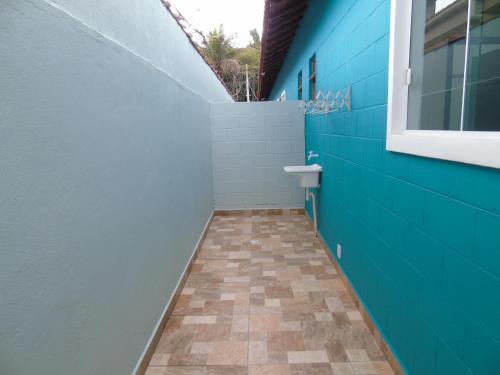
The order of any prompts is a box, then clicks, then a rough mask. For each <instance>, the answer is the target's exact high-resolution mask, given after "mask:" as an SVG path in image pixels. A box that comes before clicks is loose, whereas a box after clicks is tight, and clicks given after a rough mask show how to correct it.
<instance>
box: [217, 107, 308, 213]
mask: <svg viewBox="0 0 500 375" xmlns="http://www.w3.org/2000/svg"><path fill="white" fill-rule="evenodd" d="M211 110H212V154H213V171H214V177H213V180H214V197H215V208H216V209H241V208H303V207H304V190H303V189H301V188H300V187H299V185H298V182H297V181H296V180H295V179H294V177H293V176H289V175H286V174H285V172H284V171H283V167H284V166H286V165H303V164H304V110H303V108H302V107H301V105H300V102H298V101H293V102H292V101H290V102H283V103H277V102H263V103H231V104H213V105H211Z"/></svg>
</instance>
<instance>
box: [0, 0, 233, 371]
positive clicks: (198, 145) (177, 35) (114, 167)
mask: <svg viewBox="0 0 500 375" xmlns="http://www.w3.org/2000/svg"><path fill="white" fill-rule="evenodd" d="M77 3H78V4H79V5H78V4H77ZM119 3H120V4H121V6H118V2H117V1H111V0H100V1H98V2H97V1H87V0H86V1H79V2H71V3H70V2H67V4H66V3H64V4H63V3H62V2H61V4H60V5H61V6H66V5H69V4H70V5H75V9H70V10H71V11H74V12H76V11H80V10H82V14H78V17H76V16H77V15H75V14H72V15H68V14H67V13H66V12H64V11H61V9H59V8H57V7H54V6H52V5H50V4H48V3H47V2H45V1H42V0H3V1H0V374H2V375H25V374H43V375H45V374H46V375H56V374H57V375H59V374H61V375H63V374H64V375H65V374H71V375H89V374H99V375H100V374H106V375H115V374H116V375H124V374H130V373H132V371H133V369H134V367H135V365H136V364H137V361H138V360H139V358H140V356H141V354H142V352H143V350H144V348H145V346H146V344H147V342H148V340H149V339H150V337H151V334H152V332H153V330H154V327H155V325H156V324H157V322H158V320H159V319H160V317H161V315H162V313H163V311H164V308H165V306H166V304H167V302H168V301H169V299H170V297H171V295H172V293H173V291H174V289H175V287H176V284H177V282H178V280H179V278H180V276H181V274H182V272H183V270H184V267H185V266H186V264H187V263H188V260H189V258H190V256H191V254H192V252H193V250H194V248H195V245H196V242H197V240H198V238H199V236H200V235H201V233H202V231H203V228H204V226H205V224H206V222H207V220H208V218H209V216H210V214H211V212H212V210H213V191H212V186H213V184H212V166H211V160H212V158H211V142H210V105H209V101H213V100H226V101H228V99H229V98H228V96H227V95H226V94H225V90H224V88H222V86H221V85H220V83H219V82H218V80H217V79H216V78H215V76H214V75H213V73H212V72H211V71H210V69H208V68H207V67H206V65H205V63H204V62H203V61H202V59H201V58H199V56H198V55H197V53H196V52H195V51H194V50H193V49H192V47H191V45H190V44H189V43H188V41H187V39H186V37H185V35H184V34H183V33H182V32H181V31H180V30H178V29H176V28H175V27H174V25H175V24H174V21H173V20H172V19H171V18H170V15H169V13H168V12H167V11H166V10H165V9H163V8H162V6H161V4H160V2H159V1H156V0H154V1H153V0H151V1H150V0H141V1H135V2H134V1H120V2H119ZM77 5H78V6H77ZM80 7H81V8H80ZM92 7H94V10H95V13H92V12H90V9H91V8H92ZM83 11H85V12H83ZM114 12H116V14H113V13H114ZM82 22H83V23H82ZM162 25H163V26H162ZM108 27H109V28H108ZM95 28H99V32H97V31H96V30H95ZM102 34H104V35H105V36H103V35H102ZM109 34H110V35H111V36H112V39H109V38H108V37H109V36H110V35H109ZM157 38H158V40H157ZM117 42H118V43H117ZM167 51H168V52H167ZM174 56H175V58H174ZM181 67H182V68H183V69H181ZM190 72H191V73H190Z"/></svg>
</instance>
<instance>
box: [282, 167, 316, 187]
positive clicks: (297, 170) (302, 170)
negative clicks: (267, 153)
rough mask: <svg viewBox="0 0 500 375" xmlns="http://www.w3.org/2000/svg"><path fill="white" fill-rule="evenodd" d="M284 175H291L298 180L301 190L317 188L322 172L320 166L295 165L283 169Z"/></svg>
mask: <svg viewBox="0 0 500 375" xmlns="http://www.w3.org/2000/svg"><path fill="white" fill-rule="evenodd" d="M283 169H284V170H285V172H286V173H290V174H293V175H295V176H297V177H298V178H299V183H300V186H302V187H303V188H317V187H319V174H320V173H321V171H322V170H323V168H321V165H318V164H313V165H295V166H288V167H284V168H283Z"/></svg>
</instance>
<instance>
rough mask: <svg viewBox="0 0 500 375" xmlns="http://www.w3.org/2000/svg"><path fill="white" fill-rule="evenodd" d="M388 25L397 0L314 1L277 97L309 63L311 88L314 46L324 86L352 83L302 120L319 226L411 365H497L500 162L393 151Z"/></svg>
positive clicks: (462, 370) (293, 90) (485, 370)
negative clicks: (339, 101) (388, 140)
mask: <svg viewBox="0 0 500 375" xmlns="http://www.w3.org/2000/svg"><path fill="white" fill-rule="evenodd" d="M389 24H390V1H389V0H382V1H381V0H377V1H366V0H365V1H355V0H335V1H318V0H312V1H310V5H309V10H308V11H307V13H306V16H305V18H304V20H303V21H302V24H301V26H300V28H299V30H298V32H297V34H296V37H295V40H294V42H293V44H292V47H291V49H290V51H289V52H288V55H287V58H286V61H285V62H284V64H283V67H282V69H281V72H280V74H279V76H278V79H277V81H276V83H275V86H274V88H273V92H272V94H271V97H272V98H277V97H278V96H279V94H280V93H281V91H282V90H283V89H286V91H287V97H288V98H289V99H296V98H297V74H298V72H299V71H300V70H301V69H302V70H303V72H304V73H303V76H304V90H303V92H304V93H308V91H309V90H308V82H307V79H306V77H307V76H308V61H309V58H310V57H311V56H312V55H313V54H314V53H316V58H317V66H318V68H317V69H318V71H317V77H318V78H317V79H318V89H319V90H322V91H328V90H332V91H333V90H334V89H335V90H338V89H340V88H344V87H346V86H347V85H349V84H351V85H352V105H353V110H352V112H350V113H335V114H329V115H328V116H316V117H311V116H308V117H307V118H306V128H305V132H306V151H309V150H314V151H317V152H319V154H320V158H319V163H320V164H321V165H322V166H323V168H324V172H323V177H322V186H321V189H320V190H319V191H318V196H319V230H320V232H321V235H322V236H323V238H324V239H325V241H326V243H327V245H328V246H329V248H330V249H335V248H336V246H337V244H338V243H341V244H342V247H343V253H342V258H341V259H340V260H339V263H340V265H341V267H342V268H343V270H344V271H345V273H346V275H347V276H348V278H349V279H350V281H351V283H352V284H353V286H354V287H355V289H356V290H357V292H358V294H359V296H360V297H361V299H362V301H363V303H364V304H365V306H366V307H367V309H368V310H369V312H370V313H371V315H372V317H373V318H374V320H375V321H376V324H377V325H378V327H379V329H380V330H381V332H382V333H383V335H384V336H385V338H386V340H387V341H388V343H389V344H390V345H391V347H392V348H393V350H394V352H395V353H396V355H397V356H398V358H399V359H400V362H401V363H402V365H403V366H404V368H405V370H406V371H407V372H408V373H409V374H418V375H427V374H439V375H444V374H446V375H447V374H454V375H455V374H481V375H486V374H498V373H500V343H499V340H500V171H498V170H493V169H485V168H479V167H475V166H469V165H464V164H458V163H451V162H446V161H438V160H432V159H426V158H421V157H413V156H409V155H403V154H396V153H391V152H387V151H386V150H385V137H386V126H387V113H386V112H387V79H388V54H389V28H390V27H389ZM464 152H466V150H464ZM314 161H315V162H316V160H314Z"/></svg>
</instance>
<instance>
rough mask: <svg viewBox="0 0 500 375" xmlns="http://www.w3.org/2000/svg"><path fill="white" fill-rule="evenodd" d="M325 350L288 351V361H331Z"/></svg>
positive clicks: (292, 362) (291, 362)
mask: <svg viewBox="0 0 500 375" xmlns="http://www.w3.org/2000/svg"><path fill="white" fill-rule="evenodd" d="M329 362H330V360H329V359H328V354H327V353H326V351H325V350H317V351H297V352H288V363H290V364H295V363H329Z"/></svg>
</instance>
